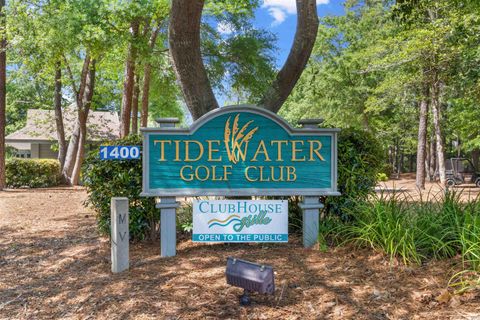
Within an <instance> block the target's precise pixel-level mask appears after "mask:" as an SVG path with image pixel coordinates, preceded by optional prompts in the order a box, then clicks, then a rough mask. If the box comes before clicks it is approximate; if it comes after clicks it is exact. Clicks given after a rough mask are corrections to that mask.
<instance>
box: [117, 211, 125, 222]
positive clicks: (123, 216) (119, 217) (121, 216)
mask: <svg viewBox="0 0 480 320" xmlns="http://www.w3.org/2000/svg"><path fill="white" fill-rule="evenodd" d="M126 218H127V214H126V213H123V214H122V213H120V214H119V215H118V224H125V222H127V221H126V220H127V219H126Z"/></svg>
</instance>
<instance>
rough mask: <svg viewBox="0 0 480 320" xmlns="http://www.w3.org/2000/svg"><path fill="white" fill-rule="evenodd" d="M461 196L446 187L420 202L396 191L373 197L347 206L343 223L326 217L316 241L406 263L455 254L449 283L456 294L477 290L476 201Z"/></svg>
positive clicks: (479, 241)
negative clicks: (457, 261) (332, 242)
mask: <svg viewBox="0 0 480 320" xmlns="http://www.w3.org/2000/svg"><path fill="white" fill-rule="evenodd" d="M460 195H461V194H460V193H459V192H451V191H447V192H446V193H445V195H444V196H442V197H441V198H438V197H434V198H436V199H420V200H419V201H409V200H410V199H409V198H401V197H400V194H398V193H397V194H393V195H386V194H381V195H379V196H373V197H372V198H370V199H368V200H366V201H363V202H359V203H358V204H357V205H356V206H355V207H354V208H350V209H349V212H348V214H349V216H351V217H352V219H351V220H349V221H347V222H345V221H343V222H342V221H340V220H339V219H337V218H331V217H330V218H328V219H326V220H325V221H324V222H323V224H324V226H323V227H322V228H321V234H320V239H325V238H327V237H328V236H329V238H330V239H335V241H336V243H354V244H356V245H358V246H361V247H371V248H373V249H374V250H377V251H380V252H383V253H385V254H386V255H388V256H389V258H390V260H391V261H394V260H395V261H396V260H400V261H401V262H403V263H404V264H406V265H408V264H418V265H420V264H422V263H424V262H426V261H428V260H431V259H443V258H452V257H454V256H457V255H459V256H460V257H461V259H462V264H461V266H458V269H459V270H460V272H459V273H457V274H455V275H454V276H453V277H452V279H451V282H450V285H451V286H452V287H454V288H455V289H456V291H457V292H463V291H465V290H468V289H472V288H480V199H479V198H478V197H477V199H475V200H472V201H468V202H462V201H460ZM332 220H334V222H333V221H332ZM327 235H328V236H327Z"/></svg>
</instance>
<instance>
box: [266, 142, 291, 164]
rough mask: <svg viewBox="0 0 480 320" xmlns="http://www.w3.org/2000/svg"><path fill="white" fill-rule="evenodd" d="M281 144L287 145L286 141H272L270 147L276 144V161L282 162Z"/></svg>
mask: <svg viewBox="0 0 480 320" xmlns="http://www.w3.org/2000/svg"><path fill="white" fill-rule="evenodd" d="M282 143H285V145H288V141H287V140H272V141H271V142H270V145H272V146H273V145H274V144H277V161H283V159H282Z"/></svg>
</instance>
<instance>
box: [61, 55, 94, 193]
mask: <svg viewBox="0 0 480 320" xmlns="http://www.w3.org/2000/svg"><path fill="white" fill-rule="evenodd" d="M90 63H91V58H90V55H89V54H87V55H86V56H85V59H84V61H83V68H82V74H81V78H80V88H79V89H78V91H77V92H76V104H77V112H78V110H80V109H81V108H83V98H82V97H83V96H84V93H85V87H86V83H87V75H88V73H89V69H90ZM72 88H73V90H76V86H75V84H74V83H73V80H72ZM79 141H80V123H79V119H78V117H77V120H76V122H75V127H74V128H73V131H72V135H71V136H70V141H69V143H68V148H67V154H66V156H65V163H64V166H63V170H62V180H63V181H64V182H65V183H68V184H71V179H70V177H71V176H72V172H73V168H74V166H75V161H76V157H77V151H78V144H79Z"/></svg>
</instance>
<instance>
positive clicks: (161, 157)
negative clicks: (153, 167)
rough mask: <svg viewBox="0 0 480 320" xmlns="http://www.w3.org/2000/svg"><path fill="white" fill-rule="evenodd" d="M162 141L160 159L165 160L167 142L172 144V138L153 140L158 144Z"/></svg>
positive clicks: (154, 143)
mask: <svg viewBox="0 0 480 320" xmlns="http://www.w3.org/2000/svg"><path fill="white" fill-rule="evenodd" d="M159 142H160V160H158V161H165V143H168V144H172V141H170V140H153V145H154V146H156V145H157V143H159Z"/></svg>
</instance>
